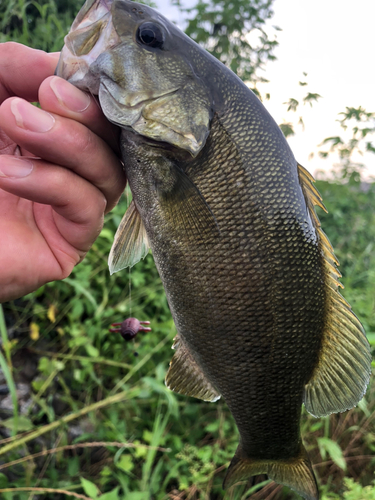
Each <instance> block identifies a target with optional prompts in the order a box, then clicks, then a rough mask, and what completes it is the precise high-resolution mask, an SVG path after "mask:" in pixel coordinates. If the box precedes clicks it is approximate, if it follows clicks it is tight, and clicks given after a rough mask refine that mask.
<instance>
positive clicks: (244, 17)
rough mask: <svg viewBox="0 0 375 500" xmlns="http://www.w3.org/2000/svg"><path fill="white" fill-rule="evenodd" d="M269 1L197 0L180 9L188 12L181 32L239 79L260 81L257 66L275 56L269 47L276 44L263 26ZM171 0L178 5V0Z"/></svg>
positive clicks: (269, 9) (269, 13) (267, 17)
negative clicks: (183, 30)
mask: <svg viewBox="0 0 375 500" xmlns="http://www.w3.org/2000/svg"><path fill="white" fill-rule="evenodd" d="M273 1H274V0H253V1H251V2H249V0H232V1H231V2H226V1H225V0H206V1H205V0H199V1H198V3H197V4H196V5H195V6H194V7H192V8H185V9H182V10H183V11H184V12H185V13H186V14H187V16H188V25H187V27H186V30H185V32H186V33H187V34H188V35H189V36H190V37H191V38H192V39H193V40H195V41H196V42H197V43H200V44H202V45H203V47H204V48H205V49H207V50H208V51H209V52H211V54H212V55H214V56H215V57H217V58H218V59H220V61H221V62H223V63H224V64H226V65H227V66H229V67H230V68H231V70H232V71H234V72H235V73H236V74H237V75H238V76H239V77H240V78H242V80H244V81H251V82H252V83H254V82H256V81H260V80H262V78H261V76H260V74H259V70H260V69H261V68H262V67H263V66H264V64H265V63H266V62H267V61H270V60H273V59H275V56H274V55H273V50H274V49H275V47H276V46H277V45H278V42H277V40H276V38H273V39H271V38H270V37H269V36H268V34H267V32H266V31H265V29H264V28H265V23H266V21H267V20H268V19H270V18H271V17H272V15H273V11H272V4H273ZM174 3H175V4H176V5H179V6H181V2H180V0H175V2H174ZM274 29H275V31H277V30H279V28H277V27H274Z"/></svg>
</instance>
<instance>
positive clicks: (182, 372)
mask: <svg viewBox="0 0 375 500" xmlns="http://www.w3.org/2000/svg"><path fill="white" fill-rule="evenodd" d="M172 348H173V349H176V354H175V355H174V356H173V358H172V361H171V362H170V365H169V370H168V373H167V376H166V378H165V384H166V386H167V387H168V388H169V389H171V390H172V391H174V392H177V393H179V394H184V395H185V396H192V397H194V398H198V399H203V401H211V402H214V401H217V400H218V399H220V394H219V393H218V392H217V390H216V389H215V388H214V387H213V385H212V384H211V383H210V382H209V381H208V380H207V378H206V376H205V374H204V373H203V372H202V370H201V369H200V368H199V366H198V365H197V363H196V361H195V360H194V358H193V356H192V354H191V353H190V351H189V349H188V348H187V346H185V344H184V343H183V342H182V341H181V340H180V339H179V337H178V336H177V337H176V338H175V343H174V344H173V347H172Z"/></svg>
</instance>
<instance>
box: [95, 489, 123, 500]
mask: <svg viewBox="0 0 375 500" xmlns="http://www.w3.org/2000/svg"><path fill="white" fill-rule="evenodd" d="M119 489H120V487H119V486H117V488H115V489H114V490H112V491H108V493H103V495H100V497H99V498H100V500H119V498H120V497H119V494H118V492H119Z"/></svg>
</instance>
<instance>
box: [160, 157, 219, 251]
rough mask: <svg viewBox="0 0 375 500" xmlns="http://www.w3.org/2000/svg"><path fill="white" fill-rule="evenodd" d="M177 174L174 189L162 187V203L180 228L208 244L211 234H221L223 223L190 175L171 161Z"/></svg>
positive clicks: (172, 173)
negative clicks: (217, 217) (218, 219)
mask: <svg viewBox="0 0 375 500" xmlns="http://www.w3.org/2000/svg"><path fill="white" fill-rule="evenodd" d="M170 168H171V175H172V176H173V177H174V182H173V187H172V188H171V189H163V186H161V188H160V189H159V200H160V206H161V208H162V210H163V212H164V215H165V217H167V218H169V219H170V221H171V222H172V223H173V226H174V227H175V228H176V230H177V231H178V230H182V232H183V234H185V235H186V236H187V237H188V238H193V239H194V242H195V243H197V244H199V243H200V242H203V243H207V242H208V241H209V240H210V238H211V237H213V236H218V235H219V234H220V229H219V226H218V224H217V222H216V219H215V216H214V214H213V213H212V211H211V209H210V207H209V205H208V203H207V202H206V200H205V199H204V197H203V195H202V194H201V192H200V191H199V189H198V188H197V186H196V185H195V184H194V183H193V182H192V181H191V179H190V178H189V177H188V175H187V174H186V173H185V172H184V171H183V170H181V169H180V168H179V167H177V166H176V165H173V164H171V166H170Z"/></svg>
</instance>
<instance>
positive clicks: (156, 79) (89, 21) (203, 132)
mask: <svg viewBox="0 0 375 500" xmlns="http://www.w3.org/2000/svg"><path fill="white" fill-rule="evenodd" d="M197 49H198V51H201V52H203V51H202V49H200V48H199V46H198V45H196V44H195V43H194V42H193V41H192V40H191V39H190V38H189V37H187V36H186V35H185V34H184V33H183V32H182V31H180V30H179V28H177V27H176V26H175V25H174V24H173V23H171V22H170V21H168V20H167V19H166V18H164V17H163V16H162V15H160V14H159V13H158V12H156V11H155V10H154V9H152V8H150V7H148V6H145V5H141V4H137V3H135V2H132V1H129V0H87V1H86V3H85V4H84V6H83V7H82V9H81V11H80V12H79V13H78V15H77V17H76V19H75V21H74V23H73V25H72V27H71V30H70V32H69V33H68V35H67V36H66V37H65V45H64V47H63V49H62V52H61V57H60V60H59V63H58V66H57V70H56V74H57V75H58V76H61V77H62V78H65V79H66V80H68V81H69V82H70V83H72V84H74V85H75V86H77V87H78V88H80V89H82V90H86V91H89V92H91V93H92V94H94V95H97V96H98V98H99V102H100V105H101V107H102V110H103V112H104V114H105V116H106V117H107V118H108V120H110V121H111V122H113V123H115V124H116V125H119V126H120V127H122V128H125V129H130V130H131V131H132V132H136V133H137V134H140V135H142V136H144V137H146V138H149V139H152V140H155V141H161V142H164V143H169V144H172V145H174V146H177V147H179V148H182V149H184V150H187V151H189V152H190V154H191V155H192V156H196V155H197V154H198V153H199V151H200V150H201V149H202V148H203V146H204V144H205V141H206V138H207V136H208V134H209V125H210V120H211V118H212V116H213V110H212V108H213V106H212V101H213V98H212V96H211V92H210V88H209V86H207V85H205V84H204V83H203V80H202V78H201V77H200V75H199V70H197V67H196V65H194V57H192V56H191V53H190V52H191V51H193V53H194V50H195V51H197ZM197 53H198V52H197Z"/></svg>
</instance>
